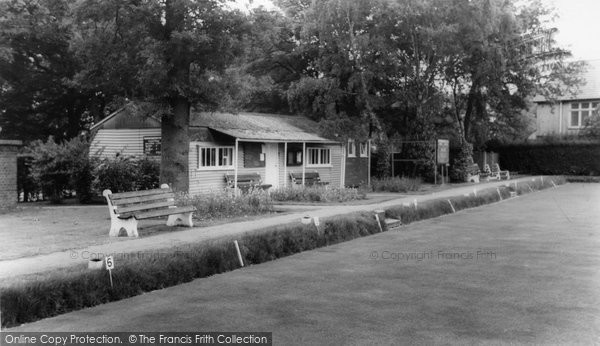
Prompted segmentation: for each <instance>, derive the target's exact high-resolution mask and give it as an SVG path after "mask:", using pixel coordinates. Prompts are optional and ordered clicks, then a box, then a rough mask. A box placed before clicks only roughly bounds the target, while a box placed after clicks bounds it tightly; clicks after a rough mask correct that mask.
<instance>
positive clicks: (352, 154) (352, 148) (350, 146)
mask: <svg viewBox="0 0 600 346" xmlns="http://www.w3.org/2000/svg"><path fill="white" fill-rule="evenodd" d="M348 157H356V144H355V143H354V140H353V139H349V140H348Z"/></svg>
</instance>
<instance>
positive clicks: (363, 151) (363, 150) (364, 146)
mask: <svg viewBox="0 0 600 346" xmlns="http://www.w3.org/2000/svg"><path fill="white" fill-rule="evenodd" d="M358 146H359V149H360V156H361V157H367V156H369V151H368V148H369V146H368V145H367V142H363V143H359V145H358Z"/></svg>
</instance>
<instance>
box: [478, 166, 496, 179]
mask: <svg viewBox="0 0 600 346" xmlns="http://www.w3.org/2000/svg"><path fill="white" fill-rule="evenodd" d="M479 177H480V179H485V181H490V179H496V177H495V176H494V175H492V170H491V169H490V165H488V164H487V163H486V164H485V165H483V170H482V171H481V172H479Z"/></svg>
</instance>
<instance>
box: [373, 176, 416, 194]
mask: <svg viewBox="0 0 600 346" xmlns="http://www.w3.org/2000/svg"><path fill="white" fill-rule="evenodd" d="M371 187H372V188H373V191H376V192H379V191H386V192H409V191H419V189H421V178H408V177H388V178H373V179H371Z"/></svg>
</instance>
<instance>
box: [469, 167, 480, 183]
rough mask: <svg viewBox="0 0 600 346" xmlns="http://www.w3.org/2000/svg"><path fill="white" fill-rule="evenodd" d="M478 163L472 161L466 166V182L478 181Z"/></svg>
mask: <svg viewBox="0 0 600 346" xmlns="http://www.w3.org/2000/svg"><path fill="white" fill-rule="evenodd" d="M479 173H480V171H479V165H478V164H476V163H473V164H471V165H469V166H467V182H473V183H478V182H479Z"/></svg>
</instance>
